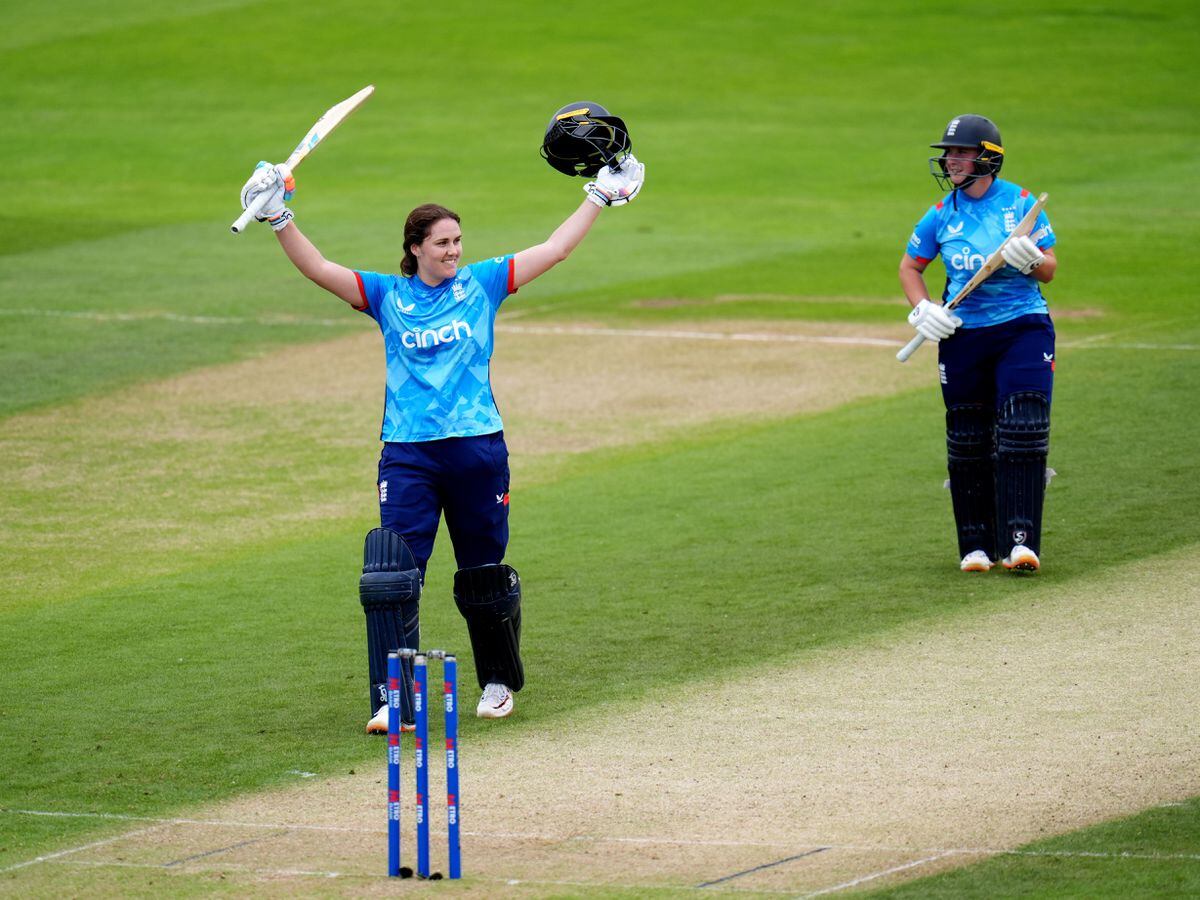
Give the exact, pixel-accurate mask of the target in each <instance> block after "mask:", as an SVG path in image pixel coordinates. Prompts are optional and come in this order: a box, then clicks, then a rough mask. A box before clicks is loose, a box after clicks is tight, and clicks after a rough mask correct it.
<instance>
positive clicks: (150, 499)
mask: <svg viewBox="0 0 1200 900" xmlns="http://www.w3.org/2000/svg"><path fill="white" fill-rule="evenodd" d="M808 327H810V328H811V329H812V330H813V332H815V333H824V334H837V333H845V328H844V327H843V326H830V328H827V329H822V328H817V327H816V326H808ZM500 328H501V331H500V333H499V334H498V335H497V352H496V358H495V361H494V372H495V375H494V382H495V386H496V394H497V397H498V399H499V403H500V406H501V410H502V412H503V414H504V416H505V420H506V429H507V435H508V438H509V443H510V446H511V448H512V451H513V472H514V480H515V481H516V482H518V483H521V484H525V485H528V484H530V483H532V482H535V481H537V480H538V478H539V477H548V475H546V474H545V473H550V472H551V471H552V464H553V460H552V459H551V458H554V459H559V458H561V457H562V455H563V454H569V453H576V452H582V451H586V450H590V449H594V448H596V447H604V446H614V445H617V444H628V443H633V442H637V441H650V440H655V439H658V438H661V437H663V436H665V435H667V434H670V433H671V432H672V431H673V430H677V429H681V428H688V427H693V426H696V425H701V424H704V423H706V422H717V421H729V420H734V419H743V420H750V419H763V418H770V417H777V416H784V415H790V414H793V413H799V412H805V411H814V410H820V409H828V408H831V407H833V406H836V405H837V404H839V403H843V402H845V401H847V400H850V399H854V398H857V397H862V396H866V395H871V394H885V393H888V392H892V391H895V390H899V389H902V388H904V387H907V386H911V385H915V384H920V383H922V382H924V383H930V380H931V379H930V372H929V370H928V367H919V366H908V367H901V366H899V365H897V364H896V363H895V362H894V361H893V360H892V354H891V352H890V350H889V348H887V347H851V346H830V345H823V344H809V343H804V344H795V343H791V344H789V343H780V342H776V343H771V342H770V341H760V342H756V343H746V342H737V341H728V340H720V341H711V340H709V341H706V340H695V339H686V338H678V337H671V336H669V335H667V334H666V333H664V334H663V336H662V337H661V338H655V337H644V336H643V337H632V336H621V335H615V336H614V335H611V334H593V335H579V334H574V335H559V334H544V333H540V332H528V331H525V332H522V331H508V332H506V331H504V330H503V329H504V324H503V320H501V323H500ZM703 328H707V329H709V330H717V329H713V327H712V326H711V325H710V326H698V327H697V329H694V330H700V329H703ZM722 329H723V330H726V331H734V330H738V329H741V330H745V331H754V332H755V333H758V334H760V335H761V334H770V333H771V332H773V331H775V332H777V333H779V334H785V333H787V334H797V333H800V332H799V331H798V330H797V328H796V326H794V325H777V326H776V325H772V324H771V323H763V322H754V323H729V324H726V325H724V326H722ZM670 330H671V331H679V330H687V329H686V328H684V329H680V327H679V326H675V327H673V328H672V329H670ZM894 336H895V337H897V338H898V337H899V336H900V335H899V333H895V334H894ZM383 393H384V356H383V348H382V344H381V340H380V337H379V335H378V333H377V332H375V331H370V330H366V329H364V332H363V333H362V334H358V335H354V336H351V337H344V338H339V339H336V340H331V341H327V342H323V343H318V344H307V345H301V346H292V347H288V348H285V349H282V350H277V351H273V352H271V353H268V354H265V355H263V356H261V357H257V358H254V359H249V360H244V361H241V362H237V363H232V364H228V365H221V366H214V367H211V368H207V369H202V370H199V371H195V372H190V373H188V374H185V375H181V376H178V377H175V378H170V379H167V380H165V381H162V382H157V383H153V384H147V385H141V386H137V387H133V388H129V389H127V390H122V391H119V392H117V393H116V394H113V395H111V396H106V397H97V398H91V399H87V400H82V401H79V402H75V403H71V404H68V405H66V406H63V407H59V408H55V409H51V410H44V411H39V412H33V413H27V414H22V415H17V416H13V417H10V418H7V419H4V420H3V421H0V481H2V482H3V483H4V484H5V485H6V486H8V489H9V490H19V491H21V492H22V493H24V494H25V495H26V497H24V498H23V499H22V501H21V507H22V508H23V509H26V510H28V511H29V515H28V516H27V517H25V518H23V519H22V520H21V521H15V520H14V519H13V518H11V517H6V518H4V519H3V520H0V546H4V547H9V548H11V553H13V554H16V555H14V556H13V557H12V558H10V559H4V558H0V562H4V563H5V565H6V567H7V568H8V569H9V577H10V582H9V584H10V587H11V588H12V589H13V590H14V593H15V594H28V595H30V596H33V595H36V594H44V593H46V592H48V591H53V592H59V591H61V590H63V589H64V588H69V586H70V585H71V584H72V583H75V582H73V581H72V579H75V580H76V581H78V582H79V583H82V581H79V580H80V579H87V578H88V576H89V566H96V567H97V568H103V569H104V570H107V571H113V570H117V569H120V568H122V566H123V562H125V561H127V562H129V563H131V564H132V563H134V562H136V565H137V568H138V571H140V572H142V573H143V574H144V575H146V576H151V575H153V574H155V573H156V572H165V571H170V570H171V569H172V568H173V567H174V566H175V565H176V564H177V562H176V560H175V559H173V558H172V554H175V553H177V552H179V551H203V550H205V549H206V548H213V549H218V548H220V547H224V546H228V545H230V544H231V543H235V542H239V541H242V540H254V539H256V538H258V537H264V536H269V535H270V534H271V533H272V531H274V530H276V529H279V528H284V527H288V524H289V523H294V522H296V521H319V520H323V519H329V518H341V517H352V516H356V515H364V516H369V515H371V514H372V513H373V508H374V490H375V474H374V473H375V463H376V461H377V459H378V454H379V444H378V442H377V438H378V434H379V422H380V418H381V413H382V406H383ZM301 460H302V462H301ZM64 546H73V547H79V546H87V547H88V548H89V549H88V553H87V554H86V556H85V557H81V558H79V559H77V560H76V564H75V565H74V566H72V567H70V568H69V569H68V568H64V567H62V566H60V565H58V564H57V563H56V562H55V560H57V559H58V558H59V554H60V552H61V548H62V547H64ZM17 548H19V551H18V549H17ZM88 584H89V587H90V588H97V587H101V586H103V585H102V584H100V583H98V582H97V581H95V580H94V579H93V580H90V581H89V582H88Z"/></svg>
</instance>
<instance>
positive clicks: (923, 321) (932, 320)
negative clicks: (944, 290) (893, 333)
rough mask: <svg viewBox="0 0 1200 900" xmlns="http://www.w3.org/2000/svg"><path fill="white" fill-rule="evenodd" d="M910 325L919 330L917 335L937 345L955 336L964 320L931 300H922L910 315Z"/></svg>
mask: <svg viewBox="0 0 1200 900" xmlns="http://www.w3.org/2000/svg"><path fill="white" fill-rule="evenodd" d="M908 324H909V325H911V326H912V327H913V328H915V329H917V334H919V335H921V337H923V338H925V340H927V341H933V342H934V343H935V344H936V343H937V342H938V341H940V340H944V339H945V338H948V337H950V335H952V334H954V332H955V329H957V328H958V326H960V325H961V324H962V319H960V318H959V317H958V316H956V315H954V314H953V313H951V312H950V311H949V310H947V309H945V308H944V307H943V306H942V305H941V304H939V303H934V302H933V301H931V300H928V299H926V300H922V301H921V302H920V303H918V304H917V305H916V306H914V307H913V310H912V312H910V313H909V314H908Z"/></svg>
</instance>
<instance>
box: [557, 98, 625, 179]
mask: <svg viewBox="0 0 1200 900" xmlns="http://www.w3.org/2000/svg"><path fill="white" fill-rule="evenodd" d="M632 146H633V143H632V141H630V139H629V129H628V128H626V127H625V122H624V121H622V120H621V119H619V118H618V117H617V116H614V115H612V114H611V113H609V111H608V110H607V109H605V108H604V107H603V106H601V105H600V104H599V103H593V102H592V101H590V100H580V101H579V102H578V103H568V104H567V105H566V106H564V107H563V108H562V109H560V110H558V111H557V112H556V113H555V114H554V115H553V116H551V117H550V124H549V125H547V126H546V136H545V138H544V139H543V140H542V158H543V159H545V160H546V162H548V163H550V165H552V166H553V167H554V168H556V169H558V171H560V172H562V173H564V174H566V175H581V176H583V177H584V178H591V177H592V176H593V175H595V174H596V173H597V172H599V171H600V169H601V168H602V167H603V166H609V165H611V166H612V167H613V168H616V166H617V165H619V164H620V162H621V160H622V159H624V158H625V156H626V155H627V154H628V153H629V150H630V148H631V147H632Z"/></svg>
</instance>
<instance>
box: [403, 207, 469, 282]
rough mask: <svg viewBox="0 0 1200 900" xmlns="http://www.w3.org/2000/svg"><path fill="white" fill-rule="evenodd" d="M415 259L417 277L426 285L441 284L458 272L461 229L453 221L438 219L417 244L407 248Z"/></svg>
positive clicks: (460, 256)
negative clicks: (423, 238)
mask: <svg viewBox="0 0 1200 900" xmlns="http://www.w3.org/2000/svg"><path fill="white" fill-rule="evenodd" d="M409 249H410V250H411V252H412V255H413V256H415V257H416V258H417V275H418V277H419V278H420V279H421V280H422V281H423V282H425V283H426V284H428V285H431V286H432V285H435V284H441V283H442V282H443V281H445V280H446V279H447V278H453V277H454V275H455V273H456V272H458V261H459V259H461V258H462V229H461V228H460V227H459V225H458V223H457V222H455V221H454V220H453V219H438V220H437V221H436V222H434V223H433V226H432V227H431V228H430V229H429V234H428V236H427V237H426V238H425V240H423V241H422V242H421V243H419V244H413V245H412V246H411V247H410V248H409Z"/></svg>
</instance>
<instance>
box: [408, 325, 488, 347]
mask: <svg viewBox="0 0 1200 900" xmlns="http://www.w3.org/2000/svg"><path fill="white" fill-rule="evenodd" d="M469 337H471V326H470V325H468V324H467V323H466V322H463V321H461V320H459V319H455V320H454V321H453V322H451V323H450V324H449V325H443V326H442V327H441V328H413V329H411V330H409V331H406V332H404V333H403V334H402V335H400V343H401V344H403V345H404V346H405V347H407V348H408V349H409V350H417V349H421V350H424V349H426V348H428V347H437V346H438V345H439V344H451V343H453V342H454V341H458V340H462V339H463V338H469Z"/></svg>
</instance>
